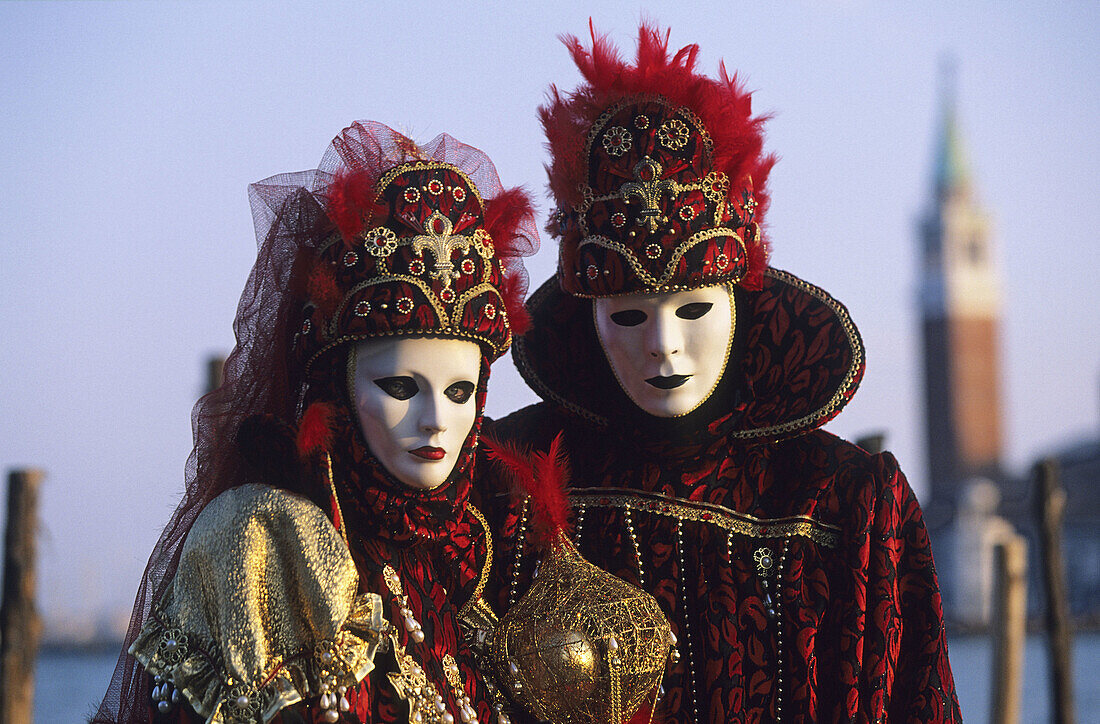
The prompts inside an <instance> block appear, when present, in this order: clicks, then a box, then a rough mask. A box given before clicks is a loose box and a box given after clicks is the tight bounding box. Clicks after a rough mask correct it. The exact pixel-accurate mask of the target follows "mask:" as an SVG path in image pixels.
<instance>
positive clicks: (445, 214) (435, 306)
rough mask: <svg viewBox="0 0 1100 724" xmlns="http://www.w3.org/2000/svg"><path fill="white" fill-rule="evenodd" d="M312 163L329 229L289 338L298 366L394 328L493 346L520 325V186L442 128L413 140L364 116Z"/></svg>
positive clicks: (526, 218)
mask: <svg viewBox="0 0 1100 724" xmlns="http://www.w3.org/2000/svg"><path fill="white" fill-rule="evenodd" d="M322 167H333V168H334V169H335V172H334V174H333V177H332V181H331V183H330V185H329V186H328V187H327V189H324V195H325V196H327V203H326V204H325V210H326V212H327V214H328V216H329V218H330V219H331V221H332V224H333V225H334V226H335V227H336V229H337V230H338V234H334V236H333V238H332V240H331V241H330V242H329V243H327V244H324V245H322V246H321V248H320V249H319V251H318V253H317V256H316V259H315V260H314V261H313V266H312V268H311V269H310V271H309V273H308V282H307V284H306V294H307V298H306V299H305V301H304V305H303V309H302V318H301V322H300V325H299V327H298V331H297V334H296V335H295V342H294V343H295V347H296V349H297V350H298V354H299V356H300V359H301V360H302V361H303V363H304V365H305V367H306V370H307V373H308V370H309V368H310V367H311V365H312V364H313V362H314V360H316V359H317V357H318V356H320V355H321V354H323V353H325V352H327V351H328V350H331V349H333V348H334V347H336V346H338V345H341V344H345V343H348V342H354V341H357V340H363V339H370V338H375V337H388V336H395V335H402V336H406V335H410V334H411V335H418V334H419V335H431V336H440V337H457V338H463V339H470V340H472V341H476V342H478V343H480V344H481V345H482V346H483V348H484V349H485V351H486V354H487V355H488V357H489V359H490V360H492V359H495V358H496V357H498V356H499V355H501V354H503V353H504V352H505V351H506V350H507V349H508V347H509V345H510V344H511V340H512V335H513V334H516V333H519V332H521V331H522V330H523V329H524V328H526V324H527V313H526V310H525V308H524V306H523V297H524V295H525V294H526V291H527V275H526V271H525V270H524V268H523V264H522V260H521V259H522V257H523V256H528V255H530V254H532V253H534V251H535V250H536V249H537V248H538V236H537V231H536V230H535V223H534V210H533V208H532V204H531V200H530V198H529V197H528V195H527V194H526V192H524V191H523V190H522V189H519V188H513V189H507V190H505V189H504V188H503V187H502V186H501V184H500V180H499V178H498V177H497V173H496V169H495V168H494V167H493V164H492V162H491V161H490V160H489V159H488V157H486V156H485V154H483V153H482V152H481V151H479V150H477V149H476V148H473V147H471V146H467V145H465V144H463V143H460V142H458V141H456V140H455V139H454V138H451V137H450V136H448V135H446V134H441V135H439V136H438V137H437V138H435V139H434V140H432V141H431V142H430V143H428V144H426V145H423V146H419V145H417V144H415V143H413V142H412V141H411V140H410V139H408V138H406V137H405V136H403V135H401V134H400V133H398V132H396V131H394V130H393V129H391V128H388V127H386V126H384V125H382V124H380V123H373V122H370V121H361V122H358V123H355V124H353V125H351V126H350V127H348V128H346V129H344V131H343V132H342V133H341V134H340V136H338V137H337V138H336V140H334V141H333V144H332V147H331V149H330V151H329V154H327V155H326V158H325V160H324V161H322Z"/></svg>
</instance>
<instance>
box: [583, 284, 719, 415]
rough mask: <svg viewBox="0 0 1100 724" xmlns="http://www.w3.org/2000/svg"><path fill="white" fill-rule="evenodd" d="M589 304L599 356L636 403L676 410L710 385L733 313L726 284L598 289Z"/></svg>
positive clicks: (696, 401) (652, 410)
mask: <svg viewBox="0 0 1100 724" xmlns="http://www.w3.org/2000/svg"><path fill="white" fill-rule="evenodd" d="M592 306H593V313H594V315H595V318H596V333H597V334H598V335H599V338H600V345H601V346H602V347H603V351H604V354H605V355H607V361H608V362H609V363H610V364H611V369H612V370H613V371H614V372H615V377H616V378H618V380H619V384H620V385H621V386H622V388H623V390H624V391H625V392H626V394H627V396H628V397H630V399H631V400H633V401H634V404H636V405H637V406H638V407H640V408H642V409H643V410H645V411H646V412H648V413H649V414H651V415H654V416H656V417H679V416H681V415H686V414H688V413H689V412H691V411H692V410H694V409H695V408H697V407H699V405H701V404H703V402H704V401H706V399H707V398H708V397H710V395H711V393H712V392H714V388H715V387H716V386H717V385H718V381H719V380H720V379H721V378H722V372H723V371H724V370H725V369H726V362H727V360H728V358H729V351H730V343H731V340H732V338H733V329H734V323H735V317H736V315H735V310H734V302H733V295H732V294H730V293H729V290H728V289H726V287H724V286H720V285H719V286H710V287H702V288H700V289H692V290H690V291H686V292H672V293H669V294H628V295H624V296H621V297H606V298H600V299H597V300H596V301H595V304H593V305H592Z"/></svg>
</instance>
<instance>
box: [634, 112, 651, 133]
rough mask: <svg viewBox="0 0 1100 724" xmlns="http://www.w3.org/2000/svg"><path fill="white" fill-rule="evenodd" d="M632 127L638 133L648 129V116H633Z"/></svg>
mask: <svg viewBox="0 0 1100 724" xmlns="http://www.w3.org/2000/svg"><path fill="white" fill-rule="evenodd" d="M634 127H635V128H637V129H638V130H640V131H644V130H645V129H647V128H649V116H646V115H642V114H638V115H636V116H634Z"/></svg>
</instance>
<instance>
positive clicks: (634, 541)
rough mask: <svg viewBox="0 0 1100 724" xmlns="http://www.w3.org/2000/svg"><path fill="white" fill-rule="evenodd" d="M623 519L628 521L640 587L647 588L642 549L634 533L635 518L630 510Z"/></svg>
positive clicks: (627, 509)
mask: <svg viewBox="0 0 1100 724" xmlns="http://www.w3.org/2000/svg"><path fill="white" fill-rule="evenodd" d="M623 519H624V520H625V521H626V532H627V533H628V534H629V535H630V543H631V545H633V547H634V561H635V562H636V563H637V564H638V587H639V588H643V589H644V588H645V571H644V570H642V549H641V547H639V545H638V535H637V533H636V532H635V531H634V516H633V515H632V514H631V512H630V508H626V509H625V510H623Z"/></svg>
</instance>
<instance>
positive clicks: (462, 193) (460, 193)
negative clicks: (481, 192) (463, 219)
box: [451, 186, 466, 204]
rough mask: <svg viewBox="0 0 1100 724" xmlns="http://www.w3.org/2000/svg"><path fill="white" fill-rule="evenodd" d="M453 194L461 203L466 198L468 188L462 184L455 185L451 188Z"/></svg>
mask: <svg viewBox="0 0 1100 724" xmlns="http://www.w3.org/2000/svg"><path fill="white" fill-rule="evenodd" d="M451 196H452V197H454V200H455V201H457V202H458V203H460V204H461V203H462V202H463V201H465V200H466V189H464V188H462V187H461V186H455V187H454V188H452V189H451Z"/></svg>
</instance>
